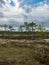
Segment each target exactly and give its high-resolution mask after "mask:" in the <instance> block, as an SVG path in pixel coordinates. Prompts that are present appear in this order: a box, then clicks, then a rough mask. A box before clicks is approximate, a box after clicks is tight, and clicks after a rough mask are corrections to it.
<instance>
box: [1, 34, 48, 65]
mask: <svg viewBox="0 0 49 65" xmlns="http://www.w3.org/2000/svg"><path fill="white" fill-rule="evenodd" d="M21 35H22V34H21ZM15 36H17V35H15ZM5 37H7V35H6V36H5V35H4V38H5ZM9 37H10V36H9ZM25 37H27V36H25ZM25 37H24V39H22V38H21V36H20V39H18V38H15V39H13V38H7V39H4V38H3V37H1V38H0V65H49V42H46V41H45V40H42V39H31V38H29V39H26V38H25ZM27 38H28V37H27Z"/></svg>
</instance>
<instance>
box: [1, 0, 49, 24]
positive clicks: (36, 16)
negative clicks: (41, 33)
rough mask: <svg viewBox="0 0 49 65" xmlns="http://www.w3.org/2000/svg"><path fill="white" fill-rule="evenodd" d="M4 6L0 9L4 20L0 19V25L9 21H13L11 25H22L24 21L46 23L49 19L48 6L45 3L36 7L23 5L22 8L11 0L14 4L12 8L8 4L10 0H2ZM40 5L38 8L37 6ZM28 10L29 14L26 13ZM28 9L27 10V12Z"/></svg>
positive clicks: (17, 2)
mask: <svg viewBox="0 0 49 65" xmlns="http://www.w3.org/2000/svg"><path fill="white" fill-rule="evenodd" d="M4 2H5V5H3V4H2V5H3V8H0V12H2V13H3V14H2V15H4V18H0V21H1V22H0V24H2V23H7V24H8V23H9V24H10V21H11V20H14V22H12V23H13V24H14V23H15V24H16V23H17V22H19V23H23V22H24V21H28V22H29V21H35V22H37V23H38V22H45V23H46V22H47V20H48V19H49V5H47V4H46V3H45V4H44V3H42V2H40V4H39V3H38V6H37V7H35V6H30V5H24V6H23V7H24V8H23V7H19V6H20V2H19V1H18V0H13V2H14V3H15V6H14V7H12V6H11V5H10V4H9V3H10V2H11V1H10V0H8V1H7V0H4ZM39 5H40V6H39ZM28 8H29V9H30V12H29V13H27V12H26V10H27V9H28ZM29 9H28V10H29ZM24 15H25V16H26V17H25V16H24Z"/></svg>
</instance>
